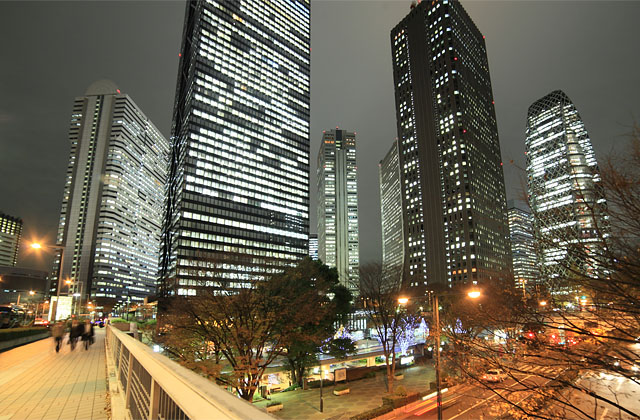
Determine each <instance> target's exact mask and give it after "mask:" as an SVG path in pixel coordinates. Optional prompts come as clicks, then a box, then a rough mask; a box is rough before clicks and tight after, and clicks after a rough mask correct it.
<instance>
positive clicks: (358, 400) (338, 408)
mask: <svg viewBox="0 0 640 420" xmlns="http://www.w3.org/2000/svg"><path fill="white" fill-rule="evenodd" d="M403 372H404V379H401V380H396V381H394V388H396V387H398V386H400V385H402V386H403V387H405V388H406V389H407V391H409V392H424V391H426V390H428V389H429V382H432V381H434V380H435V372H434V370H433V367H432V366H431V365H430V364H429V365H426V366H413V367H410V368H408V369H405V370H404V371H403ZM326 385H327V386H326V387H325V388H324V390H323V391H324V392H323V395H324V412H322V413H321V412H320V390H319V389H317V388H316V389H311V390H307V391H303V390H296V391H289V392H282V393H277V394H272V395H271V400H272V401H279V402H282V403H283V406H284V408H283V409H282V410H281V411H277V412H275V413H273V414H275V416H276V417H279V418H281V419H284V420H298V419H305V420H321V419H331V420H338V419H348V418H350V417H351V416H353V415H356V414H358V413H361V412H363V411H367V410H370V409H372V408H376V407H380V406H381V405H382V397H383V396H384V395H386V387H385V383H384V371H383V370H381V371H378V372H377V374H376V377H375V378H367V379H360V380H357V381H353V382H351V383H349V388H350V393H349V394H346V395H341V396H336V395H333V392H332V391H333V389H334V388H335V387H334V386H333V385H332V384H330V383H329V384H326ZM266 404H267V401H261V402H257V403H256V404H255V405H257V406H259V407H264V406H266Z"/></svg>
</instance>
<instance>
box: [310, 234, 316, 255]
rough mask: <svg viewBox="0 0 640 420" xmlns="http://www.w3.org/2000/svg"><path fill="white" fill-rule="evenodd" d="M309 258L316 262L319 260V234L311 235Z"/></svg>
mask: <svg viewBox="0 0 640 420" xmlns="http://www.w3.org/2000/svg"><path fill="white" fill-rule="evenodd" d="M309 258H311V259H312V260H314V261H316V260H317V259H318V234H317V233H312V234H310V235H309Z"/></svg>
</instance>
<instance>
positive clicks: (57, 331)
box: [51, 321, 64, 353]
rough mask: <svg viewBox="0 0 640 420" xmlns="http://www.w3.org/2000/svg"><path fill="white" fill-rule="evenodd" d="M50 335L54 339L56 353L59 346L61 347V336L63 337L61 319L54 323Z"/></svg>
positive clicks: (58, 350)
mask: <svg viewBox="0 0 640 420" xmlns="http://www.w3.org/2000/svg"><path fill="white" fill-rule="evenodd" d="M51 336H52V337H53V339H54V340H55V341H56V353H58V352H60V347H62V338H63V337H64V323H63V322H62V321H58V322H56V323H55V324H54V326H53V329H52V330H51Z"/></svg>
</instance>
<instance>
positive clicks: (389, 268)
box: [379, 140, 404, 286]
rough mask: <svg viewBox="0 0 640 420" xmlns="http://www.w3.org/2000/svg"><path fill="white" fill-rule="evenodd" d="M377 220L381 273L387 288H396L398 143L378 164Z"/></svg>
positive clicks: (400, 241) (400, 247) (400, 249)
mask: <svg viewBox="0 0 640 420" xmlns="http://www.w3.org/2000/svg"><path fill="white" fill-rule="evenodd" d="M379 178H380V216H381V217H380V219H381V224H382V273H383V276H384V278H385V282H386V283H387V284H393V285H397V286H400V285H401V281H402V267H403V266H404V237H403V234H404V230H403V229H402V225H403V224H402V191H401V187H400V163H399V156H398V140H394V141H393V144H392V145H391V149H389V152H387V155H386V156H385V157H384V159H382V160H381V161H380V165H379Z"/></svg>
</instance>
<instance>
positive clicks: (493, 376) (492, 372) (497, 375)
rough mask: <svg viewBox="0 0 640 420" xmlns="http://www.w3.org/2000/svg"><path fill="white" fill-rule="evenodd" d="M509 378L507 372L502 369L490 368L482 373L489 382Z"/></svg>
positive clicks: (483, 377) (483, 378) (484, 379)
mask: <svg viewBox="0 0 640 420" xmlns="http://www.w3.org/2000/svg"><path fill="white" fill-rule="evenodd" d="M505 379H507V373H506V372H505V371H504V370H502V369H489V370H488V371H487V373H485V374H484V375H482V380H483V381H487V382H502V381H504V380H505Z"/></svg>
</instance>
